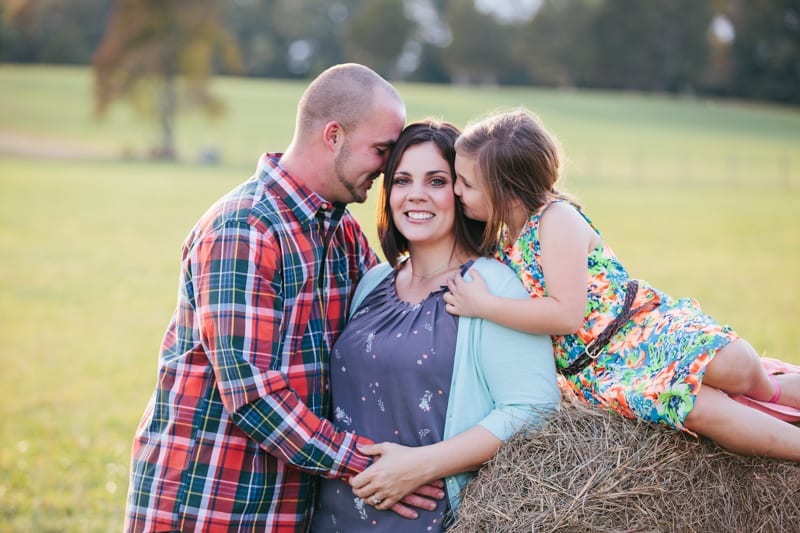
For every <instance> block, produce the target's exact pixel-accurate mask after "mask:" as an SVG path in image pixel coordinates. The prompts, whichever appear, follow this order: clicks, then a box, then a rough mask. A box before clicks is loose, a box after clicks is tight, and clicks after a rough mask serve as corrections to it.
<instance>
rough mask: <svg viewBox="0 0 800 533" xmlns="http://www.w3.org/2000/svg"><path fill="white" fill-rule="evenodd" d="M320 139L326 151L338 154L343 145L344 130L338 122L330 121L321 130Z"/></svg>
mask: <svg viewBox="0 0 800 533" xmlns="http://www.w3.org/2000/svg"><path fill="white" fill-rule="evenodd" d="M322 139H323V142H324V143H325V146H327V147H328V149H330V150H331V151H332V152H338V151H339V149H340V148H341V146H342V145H343V144H344V128H342V125H341V124H340V123H339V122H338V121H336V120H332V121H330V122H328V123H327V124H325V127H324V128H323V129H322Z"/></svg>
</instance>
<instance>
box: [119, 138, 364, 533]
mask: <svg viewBox="0 0 800 533" xmlns="http://www.w3.org/2000/svg"><path fill="white" fill-rule="evenodd" d="M279 157H280V155H278V154H264V156H262V158H261V161H260V163H259V167H258V171H257V172H256V175H255V176H254V177H253V178H251V179H250V180H248V181H247V182H245V183H244V184H242V185H240V186H239V187H237V188H236V189H234V190H233V191H232V192H230V193H229V194H228V195H226V196H225V197H223V198H222V199H221V200H220V201H218V202H217V203H216V204H215V205H214V206H212V207H211V208H210V209H209V211H208V212H206V214H205V215H204V216H203V217H202V218H201V219H200V221H199V222H198V223H197V225H196V226H195V227H194V229H193V230H192V232H191V233H190V234H189V236H188V238H187V239H186V241H185V243H184V245H183V259H182V272H181V280H180V286H179V291H178V305H177V308H176V310H175V314H174V315H173V317H172V321H171V322H170V324H169V328H168V329H167V332H166V334H165V336H164V340H163V343H162V347H161V354H160V357H159V373H158V383H157V385H156V389H155V392H154V394H153V396H152V398H151V400H150V403H149V404H148V406H147V409H146V411H145V413H144V416H143V418H142V420H141V422H140V424H139V427H138V429H137V432H136V437H135V440H134V445H133V453H132V461H131V479H130V487H129V492H128V502H127V509H126V524H125V529H126V530H127V531H163V530H181V531H192V530H194V531H204V532H205V531H223V530H225V531H227V530H245V529H247V530H258V531H265V530H266V531H275V530H286V531H296V530H301V529H304V528H305V527H306V526H307V524H308V523H309V519H310V515H311V510H312V508H313V504H314V501H313V500H314V495H315V492H316V490H315V489H316V476H318V475H322V476H326V477H335V478H338V477H347V476H350V475H353V474H355V473H358V472H360V471H362V470H363V469H364V468H366V466H367V465H368V464H369V461H370V460H369V458H368V457H365V456H363V455H361V454H359V453H358V452H357V451H356V444H359V443H365V442H369V441H368V440H364V439H360V438H359V437H357V436H355V435H353V434H351V433H345V432H341V431H337V430H336V429H334V427H333V425H332V424H331V423H330V422H329V421H328V420H325V418H324V417H326V416H327V415H328V413H329V408H330V406H329V391H328V356H329V350H330V347H331V346H332V345H333V341H334V339H335V338H336V336H337V335H338V334H339V332H340V331H341V329H342V327H343V326H344V323H345V319H346V317H347V311H348V307H349V304H350V296H351V292H352V289H353V287H355V284H356V282H357V281H358V280H359V279H360V278H361V275H362V274H363V273H364V272H365V271H366V270H367V269H368V268H369V267H370V266H372V265H374V264H375V263H376V262H377V258H376V256H375V254H374V253H373V252H372V250H371V249H370V248H369V246H368V244H367V241H366V238H365V237H364V235H363V234H362V233H361V230H360V228H359V226H358V223H357V222H356V221H355V219H354V218H353V217H352V215H350V214H349V213H348V212H347V211H346V210H345V208H344V206H336V207H335V208H334V206H332V205H330V204H329V203H327V202H325V201H324V200H323V199H322V198H321V197H319V196H318V195H317V194H315V193H313V192H311V191H309V190H308V189H306V188H305V187H303V185H301V184H300V183H298V182H297V181H295V180H294V179H293V178H292V177H291V176H289V175H288V174H287V173H286V172H285V171H284V170H283V169H281V167H280V166H279V163H278V159H279ZM326 241H327V244H326ZM325 249H327V254H326V255H324V256H323V250H325Z"/></svg>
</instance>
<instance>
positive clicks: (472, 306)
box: [444, 203, 600, 335]
mask: <svg viewBox="0 0 800 533" xmlns="http://www.w3.org/2000/svg"><path fill="white" fill-rule="evenodd" d="M539 238H540V240H541V246H542V249H541V256H540V257H541V263H542V264H541V268H542V272H544V281H545V287H546V288H547V296H543V297H537V298H528V299H526V300H515V299H510V298H502V297H499V296H495V295H492V294H491V293H489V291H488V288H487V287H486V284H485V283H484V281H483V279H482V278H481V277H480V274H477V272H475V270H474V269H471V270H470V271H469V274H470V276H471V277H472V281H467V280H465V279H463V278H460V277H456V278H453V279H451V280H450V281H449V282H448V288H449V293H448V294H445V298H444V299H445V302H446V303H447V307H446V309H447V311H449V312H450V313H452V314H454V315H459V316H476V317H481V318H485V319H487V320H491V321H492V322H497V323H498V324H502V325H504V326H506V327H509V328H513V329H516V330H520V331H525V332H527V333H537V334H543V335H568V334H572V333H575V332H576V331H578V329H580V327H581V325H582V324H583V318H584V315H585V313H586V300H587V297H586V290H587V287H586V284H587V277H588V266H587V256H588V253H589V251H590V250H591V249H592V248H594V247H595V246H597V245H598V244H599V243H600V238H599V236H598V235H597V234H596V233H595V232H594V230H593V229H592V228H591V227H590V226H589V225H588V224H587V223H586V221H585V220H584V219H583V217H581V215H580V214H579V213H578V212H577V211H576V210H575V209H574V208H573V207H572V206H569V205H567V204H563V203H556V204H553V205H552V206H550V207H549V208H548V209H547V210H546V211H545V212H544V215H543V216H542V221H541V224H540V226H539ZM523 268H527V266H526V267H523Z"/></svg>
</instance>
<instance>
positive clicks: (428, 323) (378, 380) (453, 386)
mask: <svg viewBox="0 0 800 533" xmlns="http://www.w3.org/2000/svg"><path fill="white" fill-rule="evenodd" d="M458 134H459V131H458V130H457V129H456V128H455V127H454V126H452V125H450V124H446V123H437V122H433V121H424V122H418V123H414V124H411V125H409V126H408V127H407V128H406V129H405V130H404V131H403V133H402V134H401V136H400V138H399V139H398V141H397V144H396V145H395V148H394V150H393V152H392V154H391V156H390V158H389V160H388V162H387V165H386V170H385V173H384V175H385V177H384V182H383V188H382V190H381V191H380V199H379V210H378V211H379V212H378V232H379V235H380V239H381V246H382V248H383V252H384V255H385V256H386V258H387V260H388V264H382V265H379V266H377V267H375V268H373V269H372V270H370V271H369V272H367V274H366V275H365V276H364V278H363V279H362V280H361V282H360V283H359V286H358V288H357V289H356V293H355V295H354V298H353V304H352V308H351V318H350V322H349V323H348V325H347V326H346V327H345V329H344V331H343V332H342V334H341V336H340V337H339V339H338V340H337V342H336V344H335V346H334V349H333V355H332V358H331V390H332V396H333V409H334V421H335V423H336V425H337V426H338V427H340V428H341V429H347V430H348V431H353V432H355V433H357V434H359V435H363V436H365V437H368V438H371V439H372V440H373V441H375V442H381V441H384V442H382V443H381V444H377V445H373V446H369V447H367V448H364V449H361V451H362V452H364V453H367V454H369V455H375V456H376V457H377V456H380V457H379V458H377V460H376V461H375V462H374V463H373V465H372V466H370V467H369V468H368V469H367V470H366V471H364V472H362V473H361V474H359V475H358V476H356V477H354V478H353V479H352V480H351V485H352V491H351V487H349V486H348V485H347V484H346V483H344V482H342V481H339V480H327V479H326V480H322V482H321V483H322V487H321V492H320V501H319V504H318V507H317V509H316V512H315V517H314V523H313V527H312V529H313V530H315V531H335V530H339V531H353V530H364V529H370V530H384V531H398V530H400V531H414V530H419V531H437V530H442V529H443V527H444V525H443V522H444V519H445V517H446V515H447V513H448V511H449V510H453V511H454V510H455V509H456V507H457V506H458V501H459V493H460V491H461V489H462V488H463V486H464V485H465V484H466V482H467V481H468V480H469V478H470V475H471V474H470V472H472V471H474V470H475V469H476V468H477V467H479V466H480V465H481V464H483V463H484V462H486V461H487V460H488V459H490V458H491V457H492V456H493V455H494V454H495V452H496V451H497V450H498V448H499V447H500V446H501V445H502V443H503V441H504V440H506V439H507V438H508V437H510V436H511V435H512V434H513V433H514V432H516V431H517V430H519V429H520V428H522V427H523V426H525V425H526V424H530V423H532V422H533V423H535V422H536V421H537V420H538V417H539V416H541V414H542V412H537V411H539V410H542V411H544V410H551V409H554V408H556V407H557V406H558V404H559V401H560V396H559V391H558V388H557V385H556V374H555V365H554V363H553V353H552V348H551V346H550V341H549V339H548V338H547V337H542V336H532V335H528V334H524V333H521V332H517V331H513V330H510V329H506V328H503V327H501V326H498V325H497V324H493V323H491V322H488V321H485V320H480V319H478V320H475V319H470V318H466V319H465V318H456V317H454V316H452V315H450V314H448V313H447V312H446V311H445V309H444V301H443V299H442V295H443V292H444V286H445V284H446V282H447V279H448V278H449V277H450V276H452V275H453V274H454V273H457V272H464V271H466V270H467V269H468V268H470V267H471V268H474V269H476V270H477V271H479V272H480V273H481V275H482V276H483V278H484V279H485V280H486V281H487V285H488V286H489V288H490V290H491V291H492V292H493V293H494V294H497V295H503V296H505V297H510V298H526V297H527V293H526V292H525V290H524V288H523V287H522V285H521V283H520V282H519V281H518V280H517V279H516V278H515V276H514V273H513V272H512V271H511V270H510V269H508V268H507V267H505V266H504V265H502V264H500V262H498V261H496V260H494V259H488V258H485V257H480V253H479V252H480V250H479V249H478V248H477V246H476V244H475V243H477V242H478V239H479V237H480V235H481V231H482V225H481V224H478V223H476V222H474V221H468V220H467V219H465V218H464V217H463V216H462V213H461V208H460V206H459V205H458V203H457V202H456V201H455V195H454V193H453V186H454V179H455V178H454V176H455V172H454V168H453V164H454V161H455V151H454V148H453V146H454V143H455V140H456V138H457V137H458ZM441 478H444V479H445V489H446V492H447V496H448V498H447V499H446V500H444V501H441V502H440V503H439V506H438V507H437V509H436V510H435V511H432V512H428V511H420V513H419V518H418V519H417V520H414V521H408V520H405V519H403V518H400V517H398V516H397V515H395V514H394V513H391V512H387V511H386V510H387V509H389V508H390V507H391V506H392V505H393V504H394V503H396V502H397V501H399V500H400V498H402V497H403V496H405V495H406V494H409V493H410V492H413V491H414V490H415V489H416V488H417V487H419V486H421V485H423V484H426V483H429V482H431V481H435V480H438V479H441ZM370 505H371V506H373V507H370Z"/></svg>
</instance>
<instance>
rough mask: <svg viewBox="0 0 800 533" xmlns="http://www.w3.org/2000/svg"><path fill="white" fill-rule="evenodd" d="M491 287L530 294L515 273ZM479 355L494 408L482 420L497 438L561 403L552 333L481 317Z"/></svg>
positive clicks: (501, 293)
mask: <svg viewBox="0 0 800 533" xmlns="http://www.w3.org/2000/svg"><path fill="white" fill-rule="evenodd" d="M490 290H491V291H492V292H493V293H495V294H497V295H498V296H503V297H507V298H528V297H529V296H528V293H527V291H525V289H524V287H522V284H521V283H520V282H519V280H518V279H517V278H516V277H509V276H505V277H504V279H503V280H502V281H500V282H499V283H493V284H492V285H491V286H490ZM480 329H481V334H480V339H481V340H480V346H479V347H478V349H479V350H480V354H479V358H480V365H481V371H482V374H483V377H484V379H485V382H486V386H487V388H488V390H489V394H490V396H491V397H492V399H493V402H494V408H493V409H492V411H491V412H490V413H489V414H488V415H487V416H486V417H484V419H483V420H481V421H480V422H479V423H480V425H482V426H483V427H485V428H486V429H487V430H489V431H490V432H491V433H492V434H494V435H495V436H496V437H497V438H499V439H501V440H508V438H510V437H511V436H512V435H513V434H514V433H516V432H517V431H519V430H520V429H522V428H523V427H526V426H529V425H534V426H535V425H536V424H537V423H538V422H539V421H541V419H542V418H543V417H544V416H545V415H546V414H547V413H549V412H551V411H553V410H555V409H557V408H558V406H559V405H560V402H561V393H560V391H559V389H558V380H557V377H556V368H555V360H554V358H553V344H552V341H551V339H550V337H549V336H546V335H531V334H528V333H523V332H521V331H517V330H514V329H509V328H506V327H504V326H501V325H499V324H496V323H494V322H489V321H488V320H481V326H480Z"/></svg>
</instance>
